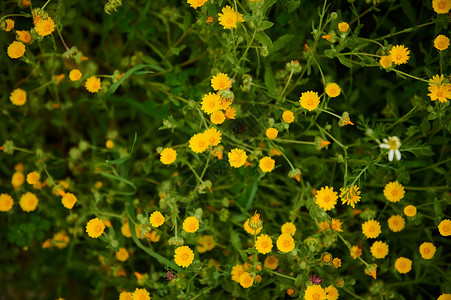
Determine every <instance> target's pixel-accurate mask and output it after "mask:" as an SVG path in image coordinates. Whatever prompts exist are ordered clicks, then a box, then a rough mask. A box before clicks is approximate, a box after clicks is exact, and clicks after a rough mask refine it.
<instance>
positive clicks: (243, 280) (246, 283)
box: [239, 272, 254, 289]
mask: <svg viewBox="0 0 451 300" xmlns="http://www.w3.org/2000/svg"><path fill="white" fill-rule="evenodd" d="M239 282H240V285H241V286H242V287H244V288H245V289H246V288H249V287H251V286H252V284H254V278H253V277H252V276H251V274H249V273H248V272H243V274H241V276H240V280H239Z"/></svg>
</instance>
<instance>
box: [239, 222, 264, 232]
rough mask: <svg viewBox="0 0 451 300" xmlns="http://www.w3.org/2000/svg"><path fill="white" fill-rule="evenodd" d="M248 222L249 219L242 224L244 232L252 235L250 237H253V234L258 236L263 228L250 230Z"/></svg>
mask: <svg viewBox="0 0 451 300" xmlns="http://www.w3.org/2000/svg"><path fill="white" fill-rule="evenodd" d="M250 220H251V219H250V218H249V219H247V220H246V222H244V224H243V227H244V230H245V231H246V232H247V233H249V234H252V235H254V234H259V233H260V231H262V229H263V226H260V227H259V228H257V229H252V228H251V227H250V226H249V221H250Z"/></svg>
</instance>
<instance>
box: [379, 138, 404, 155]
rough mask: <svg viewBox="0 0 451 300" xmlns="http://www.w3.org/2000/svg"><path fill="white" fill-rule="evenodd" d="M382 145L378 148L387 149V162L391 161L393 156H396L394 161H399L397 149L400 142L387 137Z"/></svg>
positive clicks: (397, 139)
mask: <svg viewBox="0 0 451 300" xmlns="http://www.w3.org/2000/svg"><path fill="white" fill-rule="evenodd" d="M383 141H384V143H383V144H380V145H379V146H380V147H381V148H383V149H389V150H390V151H388V160H389V161H393V156H395V155H396V160H400V159H401V152H400V151H399V148H400V147H401V141H400V140H399V138H398V137H397V136H389V137H388V139H384V140H383Z"/></svg>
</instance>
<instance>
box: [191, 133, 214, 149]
mask: <svg viewBox="0 0 451 300" xmlns="http://www.w3.org/2000/svg"><path fill="white" fill-rule="evenodd" d="M208 145H209V141H208V137H207V135H206V134H204V133H197V134H195V135H193V136H192V137H191V138H190V140H189V147H190V148H191V150H192V151H193V152H195V153H202V152H204V151H205V150H207V148H208Z"/></svg>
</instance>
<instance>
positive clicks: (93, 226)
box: [86, 218, 105, 238]
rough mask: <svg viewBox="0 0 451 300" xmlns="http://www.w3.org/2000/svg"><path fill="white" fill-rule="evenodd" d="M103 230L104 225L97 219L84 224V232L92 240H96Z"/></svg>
mask: <svg viewBox="0 0 451 300" xmlns="http://www.w3.org/2000/svg"><path fill="white" fill-rule="evenodd" d="M104 230H105V224H103V222H102V220H100V219H99V218H94V219H91V220H89V222H88V224H86V232H87V233H88V235H89V236H90V237H92V238H98V237H99V236H101V235H102V233H103V231H104Z"/></svg>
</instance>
